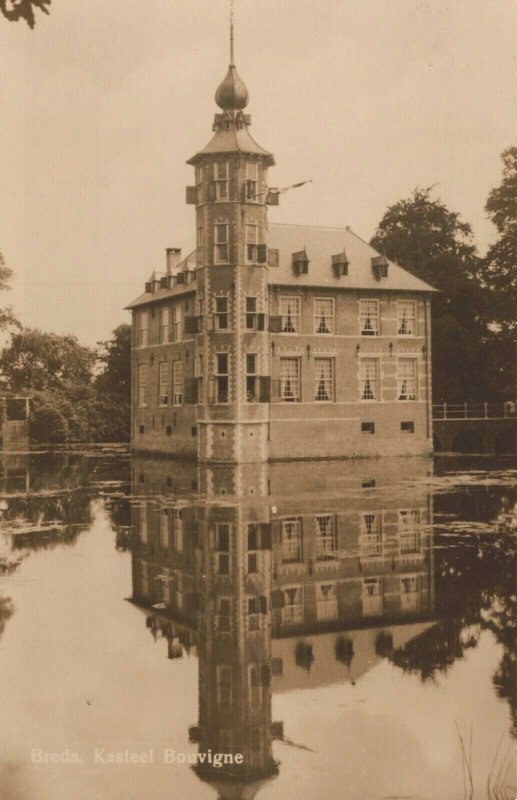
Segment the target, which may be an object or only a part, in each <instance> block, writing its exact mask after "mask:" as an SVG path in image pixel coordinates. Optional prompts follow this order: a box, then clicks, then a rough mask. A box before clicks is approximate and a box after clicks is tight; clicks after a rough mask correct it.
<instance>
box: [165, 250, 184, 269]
mask: <svg viewBox="0 0 517 800" xmlns="http://www.w3.org/2000/svg"><path fill="white" fill-rule="evenodd" d="M165 258H166V264H167V270H166V272H167V275H176V274H177V272H178V264H179V263H180V261H181V247H167V248H166V250H165Z"/></svg>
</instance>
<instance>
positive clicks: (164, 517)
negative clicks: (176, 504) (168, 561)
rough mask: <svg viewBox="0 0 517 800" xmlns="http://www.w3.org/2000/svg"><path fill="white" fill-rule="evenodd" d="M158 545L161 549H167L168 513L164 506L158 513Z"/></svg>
mask: <svg viewBox="0 0 517 800" xmlns="http://www.w3.org/2000/svg"><path fill="white" fill-rule="evenodd" d="M160 547H161V548H162V549H163V550H168V549H169V515H168V513H167V509H166V508H164V509H162V512H161V514H160Z"/></svg>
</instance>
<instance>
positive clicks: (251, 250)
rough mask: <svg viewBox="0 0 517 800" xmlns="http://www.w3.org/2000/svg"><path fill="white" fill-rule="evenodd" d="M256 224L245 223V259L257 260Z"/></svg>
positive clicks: (249, 260)
mask: <svg viewBox="0 0 517 800" xmlns="http://www.w3.org/2000/svg"><path fill="white" fill-rule="evenodd" d="M257 244H258V226H257V225H246V261H248V262H251V263H253V262H255V261H256V260H257Z"/></svg>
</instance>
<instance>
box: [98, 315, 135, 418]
mask: <svg viewBox="0 0 517 800" xmlns="http://www.w3.org/2000/svg"><path fill="white" fill-rule="evenodd" d="M98 345H99V351H98V353H99V355H98V358H99V361H100V362H101V363H102V364H103V365H104V370H103V371H102V372H101V373H100V374H99V375H98V377H97V380H96V386H97V389H98V391H99V392H101V393H102V394H106V395H108V396H109V397H113V398H114V399H116V400H118V401H120V402H123V403H127V404H128V405H129V402H130V395H131V325H127V324H124V325H119V326H118V328H115V330H114V331H113V337H112V338H111V339H109V340H108V341H106V342H98Z"/></svg>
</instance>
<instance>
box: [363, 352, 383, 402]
mask: <svg viewBox="0 0 517 800" xmlns="http://www.w3.org/2000/svg"><path fill="white" fill-rule="evenodd" d="M359 382H360V385H361V400H379V399H380V394H379V359H378V358H362V359H361V361H360V364H359Z"/></svg>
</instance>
